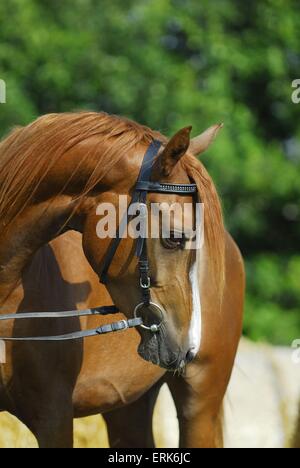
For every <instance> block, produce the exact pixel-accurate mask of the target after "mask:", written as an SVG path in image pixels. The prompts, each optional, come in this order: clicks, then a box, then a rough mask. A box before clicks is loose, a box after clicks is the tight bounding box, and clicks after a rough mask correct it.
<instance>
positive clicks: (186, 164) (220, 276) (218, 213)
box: [181, 153, 225, 297]
mask: <svg viewBox="0 0 300 468" xmlns="http://www.w3.org/2000/svg"><path fill="white" fill-rule="evenodd" d="M181 163H182V165H183V168H184V170H185V171H186V173H187V174H188V176H189V178H190V179H191V180H193V181H194V182H195V183H196V184H197V188H198V193H199V195H200V200H201V203H203V204H204V230H205V231H204V232H205V242H206V245H207V247H208V256H209V264H210V266H211V270H212V273H213V278H214V280H215V284H216V285H217V286H218V288H220V289H219V290H220V291H221V295H220V297H222V291H223V288H224V285H225V227H224V221H223V213H222V207H221V202H220V198H219V196H218V193H217V190H216V187H215V185H214V183H213V181H212V178H211V177H210V175H209V174H208V172H207V170H206V169H205V167H204V166H203V164H202V163H201V162H200V161H199V160H197V159H196V158H195V157H194V156H193V155H191V154H189V153H187V154H186V155H185V156H184V157H183V158H182V160H181Z"/></svg>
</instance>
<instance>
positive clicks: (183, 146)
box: [159, 127, 192, 177]
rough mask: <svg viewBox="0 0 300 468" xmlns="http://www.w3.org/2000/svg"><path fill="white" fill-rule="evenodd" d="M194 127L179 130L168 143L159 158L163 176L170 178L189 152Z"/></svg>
mask: <svg viewBox="0 0 300 468" xmlns="http://www.w3.org/2000/svg"><path fill="white" fill-rule="evenodd" d="M191 130H192V127H185V128H182V129H181V130H179V132H177V133H176V134H175V135H174V136H173V137H172V138H171V139H170V140H169V142H168V143H167V145H166V147H165V148H164V150H163V152H162V153H161V154H160V156H159V162H160V170H161V173H162V175H163V176H166V177H168V176H169V175H170V174H171V172H172V170H173V169H174V167H175V166H176V164H177V163H178V161H179V160H180V158H182V156H183V155H184V154H185V153H186V152H187V150H188V148H189V145H190V133H191Z"/></svg>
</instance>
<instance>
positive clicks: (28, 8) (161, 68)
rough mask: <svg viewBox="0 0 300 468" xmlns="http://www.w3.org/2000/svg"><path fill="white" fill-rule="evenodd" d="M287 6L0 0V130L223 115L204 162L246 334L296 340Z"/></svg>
mask: <svg viewBox="0 0 300 468" xmlns="http://www.w3.org/2000/svg"><path fill="white" fill-rule="evenodd" d="M297 7H298V2H296V1H294V0H250V1H247V2H242V1H241V0H218V1H216V0H201V2H200V1H199V0H127V1H126V2H124V1H121V0H113V1H109V0H72V1H71V0H65V1H64V2H61V1H58V0H52V1H51V2H50V1H49V0H47V1H46V0H10V1H9V2H1V3H0V18H1V30H0V78H2V79H5V80H6V82H7V104H6V105H1V106H0V129H1V130H0V132H1V134H5V133H6V132H7V131H8V129H9V128H11V127H12V126H14V125H20V124H21V125H22V124H25V123H28V122H30V121H31V120H32V119H33V118H34V117H36V116H38V115H40V114H43V113H47V112H62V111H68V110H74V109H96V110H100V109H101V110H106V111H108V112H114V113H119V114H123V115H128V116H129V117H132V118H134V119H136V120H138V121H139V122H143V123H145V124H148V125H150V126H152V127H153V128H156V129H160V130H161V131H163V132H164V133H167V134H171V133H172V132H173V131H175V130H177V129H178V128H180V127H181V126H185V125H188V124H193V126H194V131H195V133H197V132H200V131H201V130H203V129H204V128H206V127H207V126H209V125H210V124H212V123H215V122H218V121H223V122H224V123H225V127H224V130H223V131H222V134H221V135H220V137H219V138H218V141H217V142H216V143H215V145H214V146H213V148H212V149H211V150H210V151H209V153H208V154H207V156H203V161H204V162H205V164H206V165H207V166H208V169H209V170H210V172H211V174H212V175H213V178H214V180H215V181H216V183H217V186H218V188H219V191H220V193H221V196H222V200H223V204H224V212H225V217H226V222H227V226H228V228H229V230H230V231H231V232H232V234H233V235H234V237H235V238H236V239H237V241H238V243H239V245H240V247H241V249H242V252H243V254H244V256H245V257H246V259H247V270H248V283H249V287H248V297H247V307H246V310H247V314H246V321H245V331H246V332H247V333H248V334H249V335H250V336H251V337H253V338H257V339H270V340H273V341H275V342H278V343H281V342H282V343H289V342H291V341H292V340H293V339H294V338H295V337H296V336H297V334H298V335H299V333H300V331H299V320H300V319H299V316H300V310H299V309H300V298H299V273H300V271H299V270H300V267H299V263H300V261H299V256H298V252H299V248H298V242H299V238H300V223H299V216H300V207H299V201H300V183H299V172H300V143H299V136H300V119H299V112H300V104H299V105H298V106H297V105H295V104H293V103H292V101H291V94H292V88H291V82H292V80H294V79H295V78H300V76H299V75H298V74H299V69H300V67H299V65H300V53H299V50H300V47H299V46H300V37H299V34H300V15H299V14H298V8H297Z"/></svg>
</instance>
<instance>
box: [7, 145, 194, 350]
mask: <svg viewBox="0 0 300 468" xmlns="http://www.w3.org/2000/svg"><path fill="white" fill-rule="evenodd" d="M161 145H162V143H161V142H160V141H158V140H153V141H152V143H151V144H150V146H149V147H148V149H147V151H146V153H145V156H144V159H143V163H142V166H141V169H140V174H139V177H138V180H137V183H136V185H135V188H134V191H133V195H132V199H131V202H130V204H129V207H128V209H127V212H126V214H125V215H126V217H124V219H123V221H122V222H121V223H120V226H119V228H118V230H117V233H116V237H115V238H114V239H113V241H112V242H111V244H110V246H109V248H108V251H107V253H106V255H105V258H104V261H103V268H102V273H101V276H100V281H101V283H103V284H106V283H107V282H108V272H109V268H110V266H111V263H112V261H113V259H114V256H115V254H116V252H117V249H118V247H119V245H120V242H121V239H122V235H123V234H124V230H125V229H126V228H127V222H130V221H131V220H132V219H133V217H134V216H130V215H129V211H130V207H131V206H132V205H134V204H136V203H137V204H138V207H139V208H138V211H139V213H140V216H141V215H142V216H143V215H144V216H147V205H146V201H147V194H148V193H163V194H178V195H193V196H194V195H195V194H197V185H196V184H167V183H160V182H152V181H151V175H152V169H153V164H154V161H155V157H156V156H157V154H158V152H159V149H160V148H161ZM125 221H126V222H125ZM146 237H147V233H146V232H144V233H141V235H140V237H139V238H138V239H137V242H136V250H135V254H136V257H137V258H138V269H139V288H140V292H141V297H142V301H141V302H140V303H139V304H138V305H137V306H136V307H135V310H134V314H133V316H134V318H132V319H128V320H121V321H119V322H114V323H111V324H108V325H103V326H101V327H98V328H95V329H92V330H83V331H78V332H74V333H68V334H65V335H58V336H44V337H43V336H40V337H23V338H22V337H20V338H19V337H0V340H4V341H5V340H7V341H66V340H75V339H81V338H85V337H89V336H96V335H101V334H105V333H110V332H114V331H120V330H125V329H128V328H133V327H137V326H141V327H142V328H144V329H146V330H150V331H151V332H153V333H156V332H158V331H159V328H160V327H161V325H162V323H163V318H164V312H163V310H162V308H161V307H160V306H159V305H158V304H156V303H154V302H152V301H151V294H150V289H151V277H150V266H149V259H148V252H147V244H146ZM145 307H146V308H149V307H151V308H152V309H154V310H155V311H156V312H158V313H159V314H160V322H159V323H158V324H153V325H151V326H147V325H145V324H144V323H143V319H142V318H141V317H139V316H138V313H139V312H140V311H141V310H142V309H143V308H145ZM117 312H119V310H118V309H117V308H116V307H115V306H104V307H97V308H95V309H88V310H82V311H80V310H79V311H69V312H32V313H31V312H29V313H19V314H6V315H0V321H1V320H14V319H30V318H31V319H35V318H58V317H61V318H64V317H82V316H88V315H108V314H114V313H117Z"/></svg>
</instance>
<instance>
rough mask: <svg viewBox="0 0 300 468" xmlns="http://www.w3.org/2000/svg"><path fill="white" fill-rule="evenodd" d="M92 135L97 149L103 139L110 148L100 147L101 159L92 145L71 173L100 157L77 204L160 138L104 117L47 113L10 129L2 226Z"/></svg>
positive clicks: (0, 181)
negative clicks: (126, 156)
mask: <svg viewBox="0 0 300 468" xmlns="http://www.w3.org/2000/svg"><path fill="white" fill-rule="evenodd" d="M94 136H99V141H100V139H101V144H103V143H105V142H107V141H108V140H110V144H108V145H105V150H104V151H103V152H102V153H101V154H100V152H99V142H98V141H97V142H96V141H95V139H93V140H91V145H90V147H89V150H88V151H86V153H85V154H84V155H83V157H82V160H81V162H80V166H78V167H77V168H76V171H75V172H78V171H79V170H80V167H81V166H82V165H83V164H84V162H85V161H86V160H87V159H88V158H89V157H91V156H92V155H93V154H95V153H97V155H98V154H99V157H98V163H97V167H96V168H95V171H94V173H93V174H92V176H91V178H90V179H89V180H88V181H87V184H86V187H85V189H84V191H83V192H82V193H81V194H78V200H79V201H80V198H82V196H83V195H85V194H86V193H88V192H89V191H90V190H92V189H93V187H94V186H95V185H96V184H97V183H99V182H100V181H101V179H102V178H103V177H104V176H105V174H107V173H108V172H109V170H110V169H111V167H112V166H114V165H115V164H117V162H118V161H119V160H120V159H121V158H122V157H123V155H124V154H128V153H129V152H130V151H131V150H132V149H133V148H134V147H135V146H136V145H138V144H139V143H145V144H149V143H150V142H151V141H152V139H153V138H160V139H164V137H163V136H162V135H160V134H159V133H158V132H155V131H153V130H151V129H150V128H148V127H145V126H142V125H140V124H138V123H136V122H133V121H131V120H129V119H126V118H124V117H118V116H115V115H109V114H106V113H104V112H100V113H96V112H77V113H61V114H48V115H45V116H43V117H40V118H38V119H37V120H35V121H34V122H33V123H31V124H30V125H28V126H26V127H19V128H17V129H15V130H13V131H12V132H11V134H10V135H9V136H8V137H7V138H6V139H4V140H3V141H2V142H1V143H0V218H1V219H2V221H3V220H5V226H8V225H9V224H10V223H11V222H12V221H13V220H14V219H15V218H16V217H17V216H18V215H19V214H20V212H21V211H22V210H23V209H24V208H25V207H26V206H27V205H28V203H29V202H30V200H32V199H33V198H34V195H35V193H36V192H37V190H38V188H39V186H40V185H41V183H42V182H43V181H44V180H45V178H46V176H47V174H48V172H49V171H50V169H51V168H52V167H54V166H55V164H56V162H57V161H59V160H60V158H62V156H63V155H64V154H65V153H67V152H68V151H69V150H71V149H72V148H74V147H75V146H76V145H78V144H80V143H82V142H83V141H85V140H87V139H89V138H91V137H94ZM111 142H112V143H111ZM74 175H75V174H73V175H72V177H73V176H74ZM57 195H59V193H58V194H57Z"/></svg>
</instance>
